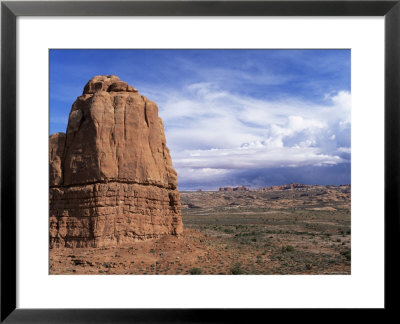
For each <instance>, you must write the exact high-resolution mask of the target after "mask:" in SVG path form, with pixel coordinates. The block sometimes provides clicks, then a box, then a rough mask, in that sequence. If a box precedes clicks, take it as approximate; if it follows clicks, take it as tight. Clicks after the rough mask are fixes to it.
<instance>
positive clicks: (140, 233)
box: [49, 76, 183, 247]
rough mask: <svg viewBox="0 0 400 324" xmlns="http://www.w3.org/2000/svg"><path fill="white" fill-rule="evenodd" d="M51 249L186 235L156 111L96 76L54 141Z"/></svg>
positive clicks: (119, 84)
mask: <svg viewBox="0 0 400 324" xmlns="http://www.w3.org/2000/svg"><path fill="white" fill-rule="evenodd" d="M49 150H50V152H49V156H50V175H49V179H50V246H51V247H85V246H95V247H98V246H109V245H112V246H113V245H118V244H123V243H129V242H132V241H135V240H143V239H148V238H153V237H159V236H160V235H180V234H181V233H182V231H183V225H182V218H181V206H180V202H179V192H178V190H177V173H176V171H175V170H174V169H173V167H172V161H171V157H170V153H169V150H168V148H167V146H166V139H165V134H164V125H163V123H162V120H161V118H160V117H159V116H158V108H157V105H156V104H155V103H154V102H152V101H151V100H149V99H147V98H146V97H144V96H142V95H140V94H139V92H138V91H137V90H136V89H135V88H133V87H132V86H130V85H128V84H127V83H126V82H123V81H121V80H120V79H119V78H118V77H116V76H96V77H94V78H92V79H91V80H90V81H89V82H88V83H87V84H86V86H85V88H84V91H83V94H82V95H81V96H79V97H78V98H77V99H76V101H75V102H74V104H73V105H72V108H71V112H70V115H69V120H68V127H67V132H66V134H63V133H57V134H53V135H51V136H50V141H49Z"/></svg>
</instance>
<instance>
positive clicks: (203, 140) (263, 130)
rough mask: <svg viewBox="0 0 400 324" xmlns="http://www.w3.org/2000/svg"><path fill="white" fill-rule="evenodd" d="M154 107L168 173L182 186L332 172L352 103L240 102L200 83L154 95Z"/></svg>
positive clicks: (346, 98) (345, 139) (345, 99)
mask: <svg viewBox="0 0 400 324" xmlns="http://www.w3.org/2000/svg"><path fill="white" fill-rule="evenodd" d="M154 100H155V101H156V102H157V103H158V104H159V108H160V115H161V117H162V118H163V120H164V122H165V125H166V137H167V145H168V146H169V148H170V149H171V154H172V158H173V163H174V167H175V168H176V169H177V170H178V174H179V176H180V177H184V178H185V179H187V178H190V179H192V178H198V177H199V178H205V177H218V176H222V175H224V174H226V172H228V171H229V170H235V169H240V170H244V169H257V168H268V167H300V166H321V165H334V164H338V163H341V162H344V161H345V160H343V157H339V156H338V155H337V154H336V153H337V152H341V153H343V152H345V151H344V148H346V147H347V146H350V138H349V127H350V121H351V116H350V108H351V95H350V93H349V92H345V91H340V92H338V93H337V94H334V95H332V94H330V95H327V96H326V98H325V101H324V103H325V104H314V103H310V102H303V101H299V100H296V99H293V98H284V99H282V100H280V101H276V100H275V101H268V100H261V99H257V98H252V97H248V96H244V95H243V96H239V95H237V94H233V93H231V92H229V91H227V90H224V89H221V87H218V86H217V85H215V84H213V83H209V82H207V83H195V84H191V85H188V86H186V87H184V88H183V89H182V91H181V92H179V93H177V92H173V91H165V92H164V94H163V95H161V96H160V95H159V94H155V98H154ZM339 141H341V143H340V144H339ZM346 153H347V151H346Z"/></svg>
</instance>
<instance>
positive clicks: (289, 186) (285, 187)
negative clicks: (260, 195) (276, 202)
mask: <svg viewBox="0 0 400 324" xmlns="http://www.w3.org/2000/svg"><path fill="white" fill-rule="evenodd" d="M311 187H313V186H312V185H306V184H302V183H296V182H295V183H290V184H286V185H281V186H271V187H265V188H260V189H259V190H260V191H276V190H293V189H302V188H311Z"/></svg>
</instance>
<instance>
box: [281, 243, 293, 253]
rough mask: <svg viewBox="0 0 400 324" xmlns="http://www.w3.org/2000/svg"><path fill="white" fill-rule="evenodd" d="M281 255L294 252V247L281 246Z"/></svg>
mask: <svg viewBox="0 0 400 324" xmlns="http://www.w3.org/2000/svg"><path fill="white" fill-rule="evenodd" d="M281 251H282V252H283V253H285V252H292V251H294V247H293V246H291V245H288V246H282V250H281Z"/></svg>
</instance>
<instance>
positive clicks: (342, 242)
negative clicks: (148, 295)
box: [49, 185, 351, 275]
mask: <svg viewBox="0 0 400 324" xmlns="http://www.w3.org/2000/svg"><path fill="white" fill-rule="evenodd" d="M225 189H227V188H225ZM225 189H224V188H221V189H220V190H219V191H201V190H198V191H183V192H180V203H181V206H182V221H183V224H184V227H183V233H182V234H181V235H179V236H173V235H164V236H160V237H157V238H151V239H147V240H138V241H136V242H133V243H129V244H126V245H123V244H122V245H119V246H116V247H98V248H96V247H78V248H57V249H50V251H49V253H50V258H49V261H50V264H49V272H50V274H71V275H74V274H75V275H79V274H92V275H105V274H125V275H144V274H146V275H162V274H164V275H205V274H209V275H211V274H212V275H232V274H233V275H307V274H308V275H313V274H331V275H343V274H350V273H351V216H350V215H351V187H350V185H342V186H319V185H315V186H303V185H295V186H293V185H292V186H290V185H289V186H288V185H286V186H278V187H272V188H261V189H253V190H249V189H244V190H241V189H242V188H240V187H239V188H236V190H233V188H232V189H229V188H228V190H225ZM238 189H239V190H238Z"/></svg>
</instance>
